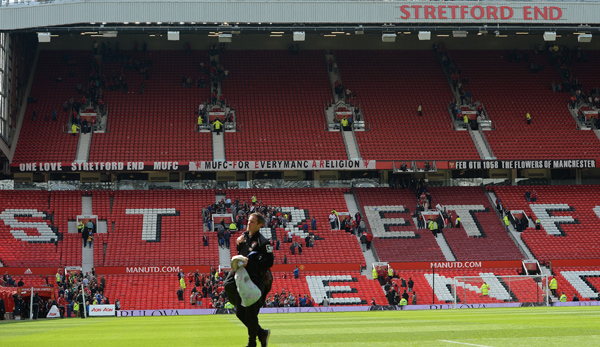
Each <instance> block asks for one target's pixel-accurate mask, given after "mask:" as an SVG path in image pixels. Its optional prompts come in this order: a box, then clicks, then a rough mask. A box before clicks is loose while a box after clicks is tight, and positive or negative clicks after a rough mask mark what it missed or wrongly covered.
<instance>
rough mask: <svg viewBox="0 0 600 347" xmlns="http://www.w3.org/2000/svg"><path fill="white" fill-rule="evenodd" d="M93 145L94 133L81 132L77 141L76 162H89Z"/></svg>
mask: <svg viewBox="0 0 600 347" xmlns="http://www.w3.org/2000/svg"><path fill="white" fill-rule="evenodd" d="M91 146H92V133H91V132H89V133H87V134H84V133H81V132H80V133H79V141H77V152H76V154H75V162H76V163H87V162H88V160H89V158H90V147H91Z"/></svg>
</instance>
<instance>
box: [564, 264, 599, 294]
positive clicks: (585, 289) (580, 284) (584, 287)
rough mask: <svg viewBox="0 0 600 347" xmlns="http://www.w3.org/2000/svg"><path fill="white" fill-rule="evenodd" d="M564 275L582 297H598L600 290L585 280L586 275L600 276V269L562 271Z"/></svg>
mask: <svg viewBox="0 0 600 347" xmlns="http://www.w3.org/2000/svg"><path fill="white" fill-rule="evenodd" d="M560 274H561V275H563V277H564V278H565V279H566V280H567V281H569V283H570V284H571V285H572V286H573V288H575V290H577V292H578V293H579V294H580V295H581V297H582V298H587V299H595V298H597V297H598V292H597V291H598V290H600V288H596V291H594V290H593V289H592V288H591V287H590V286H589V285H588V284H587V283H585V281H584V280H583V279H584V278H585V277H600V271H561V272H560ZM559 289H560V287H559Z"/></svg>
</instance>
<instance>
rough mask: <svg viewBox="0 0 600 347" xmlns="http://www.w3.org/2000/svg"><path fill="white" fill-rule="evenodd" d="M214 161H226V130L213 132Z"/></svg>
mask: <svg viewBox="0 0 600 347" xmlns="http://www.w3.org/2000/svg"><path fill="white" fill-rule="evenodd" d="M212 150H213V161H225V132H222V133H221V135H217V133H216V132H213V133H212Z"/></svg>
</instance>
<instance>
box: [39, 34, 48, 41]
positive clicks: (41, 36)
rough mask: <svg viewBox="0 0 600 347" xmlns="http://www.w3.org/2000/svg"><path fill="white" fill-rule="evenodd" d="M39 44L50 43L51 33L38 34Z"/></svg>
mask: <svg viewBox="0 0 600 347" xmlns="http://www.w3.org/2000/svg"><path fill="white" fill-rule="evenodd" d="M38 42H50V33H38Z"/></svg>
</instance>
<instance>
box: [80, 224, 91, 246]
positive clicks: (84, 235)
mask: <svg viewBox="0 0 600 347" xmlns="http://www.w3.org/2000/svg"><path fill="white" fill-rule="evenodd" d="M89 236H90V231H89V229H88V228H83V233H82V234H81V238H82V239H83V247H86V246H87V242H88V238H89Z"/></svg>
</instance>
